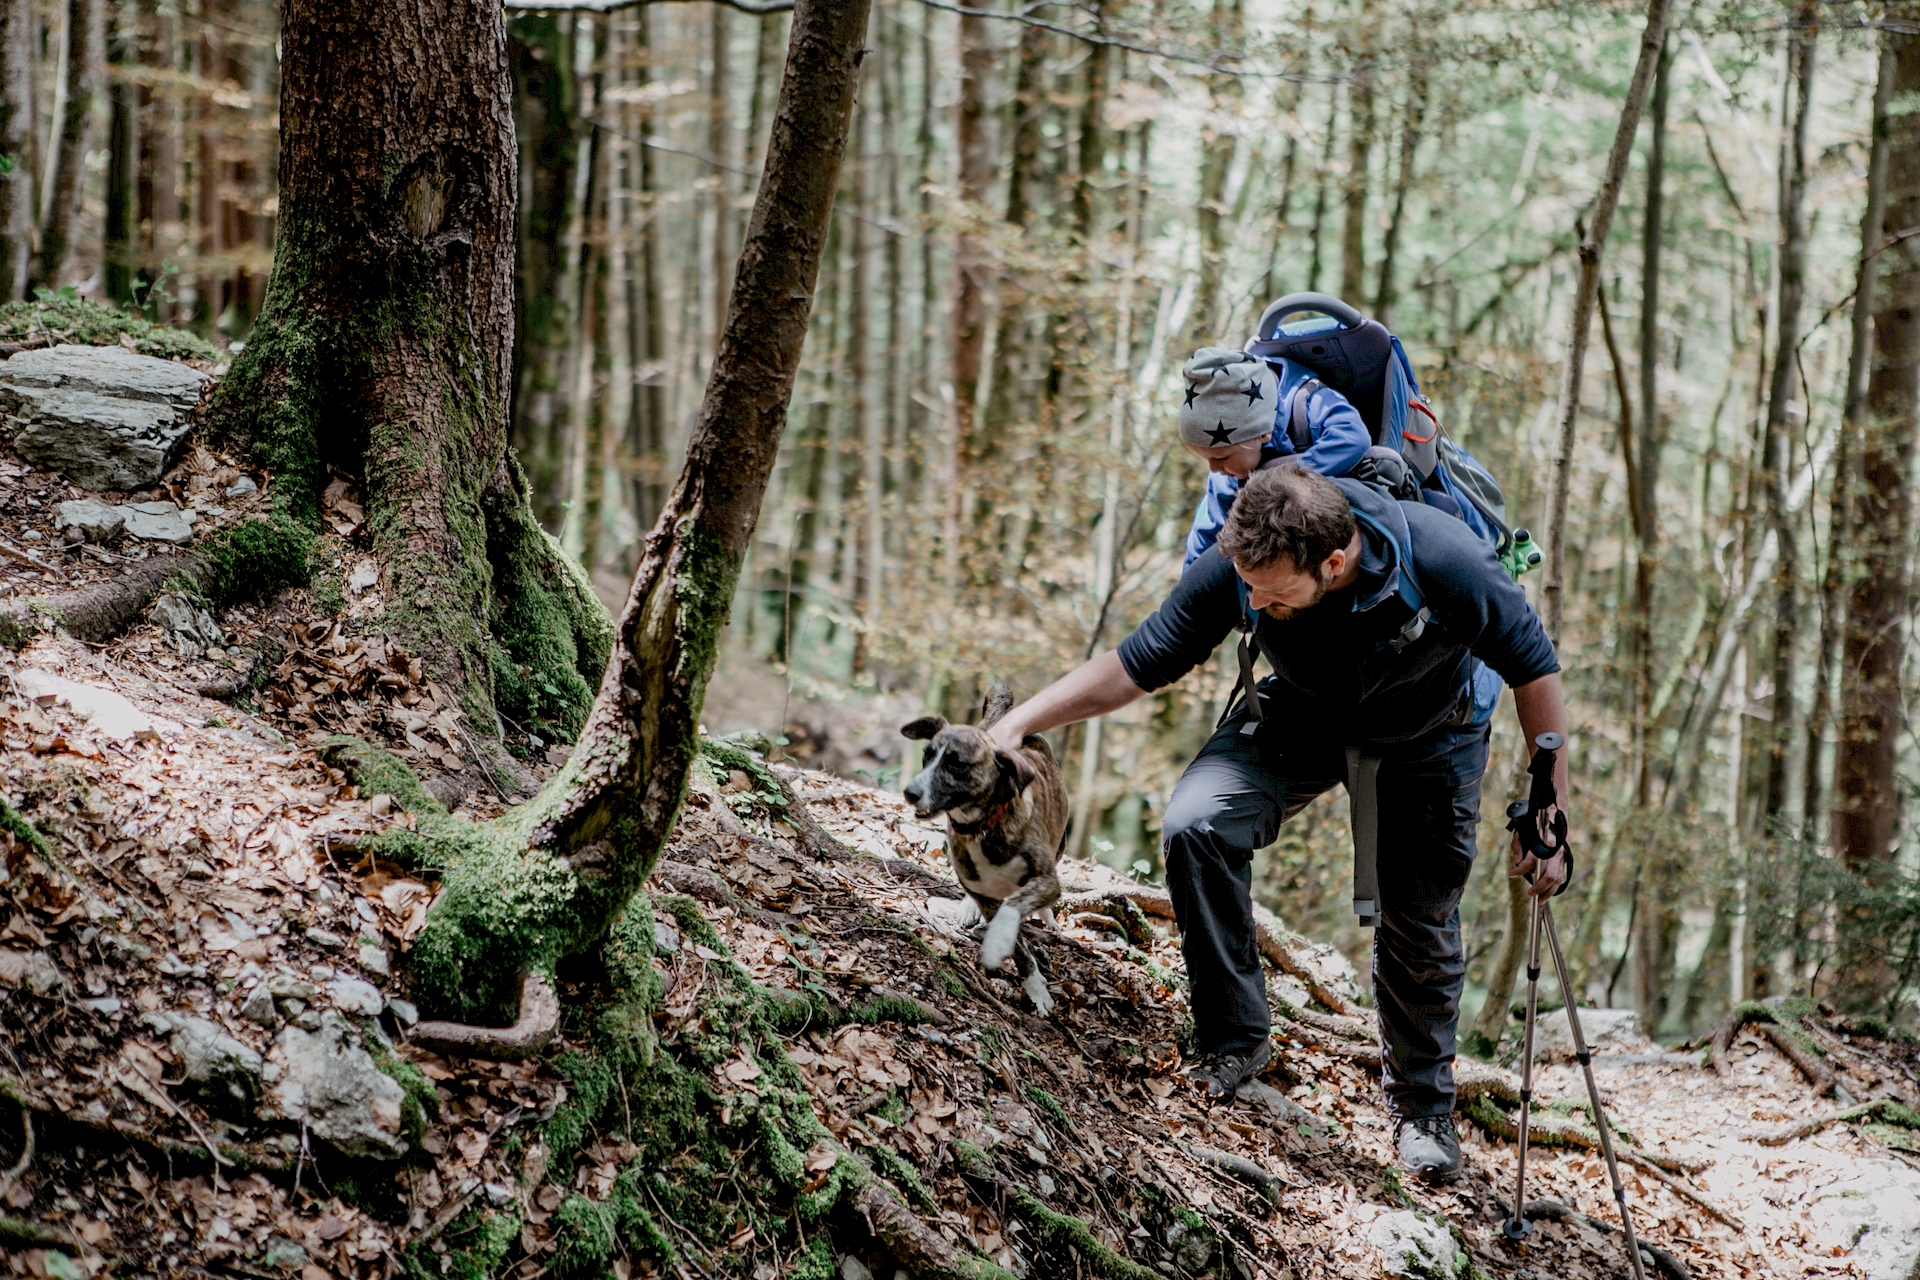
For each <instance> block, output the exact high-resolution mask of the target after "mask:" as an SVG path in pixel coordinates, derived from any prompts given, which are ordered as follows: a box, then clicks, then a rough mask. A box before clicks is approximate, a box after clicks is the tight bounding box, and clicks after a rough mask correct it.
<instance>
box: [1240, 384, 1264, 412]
mask: <svg viewBox="0 0 1920 1280" xmlns="http://www.w3.org/2000/svg"><path fill="white" fill-rule="evenodd" d="M1240 394H1241V395H1243V396H1245V397H1246V398H1247V408H1249V409H1251V408H1253V402H1254V401H1255V400H1259V399H1261V398H1262V397H1261V395H1260V379H1258V378H1248V379H1247V389H1246V390H1245V391H1242V392H1241V393H1240Z"/></svg>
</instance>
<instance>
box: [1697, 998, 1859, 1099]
mask: <svg viewBox="0 0 1920 1280" xmlns="http://www.w3.org/2000/svg"><path fill="white" fill-rule="evenodd" d="M1792 1022H1794V1023H1797V1022H1799V1018H1798V1017H1793V1018H1792ZM1749 1025H1755V1026H1757V1027H1758V1028H1759V1032H1760V1034H1761V1035H1763V1036H1765V1037H1766V1038H1767V1041H1768V1042H1769V1043H1770V1044H1772V1045H1773V1047H1774V1048H1776V1049H1778V1050H1779V1051H1780V1053H1781V1056H1782V1057H1784V1058H1786V1060H1787V1061H1788V1062H1791V1063H1792V1064H1793V1065H1794V1068H1795V1069H1796V1070H1798V1071H1799V1072H1800V1074H1801V1075H1803V1076H1805V1077H1806V1079H1807V1083H1808V1084H1810V1085H1812V1086H1813V1092H1814V1096H1815V1097H1821V1098H1824V1097H1826V1096H1828V1095H1829V1094H1833V1093H1835V1091H1836V1090H1837V1089H1838V1088H1839V1080H1838V1079H1837V1078H1836V1077H1835V1076H1834V1074H1833V1071H1832V1069H1831V1068H1829V1067H1828V1066H1827V1064H1826V1063H1824V1062H1822V1061H1820V1056H1819V1054H1818V1053H1816V1052H1815V1051H1814V1050H1813V1049H1812V1048H1811V1047H1810V1044H1811V1042H1810V1041H1809V1042H1808V1043H1807V1044H1802V1043H1801V1042H1800V1039H1799V1037H1798V1036H1796V1035H1795V1034H1794V1032H1795V1031H1796V1030H1798V1028H1797V1027H1795V1026H1790V1025H1788V1024H1786V1023H1782V1022H1781V1021H1780V1018H1779V1016H1778V1015H1777V1014H1776V1013H1775V1011H1774V1010H1773V1009H1771V1008H1769V1007H1767V1006H1766V1005H1763V1004H1755V1003H1753V1002H1751V1001H1748V1002H1746V1003H1744V1004H1739V1005H1736V1006H1734V1009H1733V1011H1732V1012H1731V1013H1729V1014H1728V1015H1727V1016H1726V1020H1725V1021H1723V1022H1722V1023H1721V1024H1720V1025H1719V1026H1717V1027H1715V1028H1714V1030H1713V1038H1712V1040H1711V1041H1710V1042H1709V1044H1708V1055H1709V1059H1710V1061H1711V1062H1712V1063H1713V1070H1714V1073H1715V1074H1716V1075H1718V1076H1719V1077H1720V1078H1721V1079H1722V1080H1725V1079H1728V1078H1730V1077H1731V1076H1732V1074H1733V1067H1732V1064H1731V1063H1729V1062H1728V1061H1727V1050H1729V1049H1731V1048H1732V1047H1733V1038H1734V1037H1735V1036H1737V1035H1739V1034H1740V1029H1741V1028H1742V1027H1745V1026H1749ZM1803 1034H1804V1033H1803ZM1844 1100H1845V1099H1843V1101H1844Z"/></svg>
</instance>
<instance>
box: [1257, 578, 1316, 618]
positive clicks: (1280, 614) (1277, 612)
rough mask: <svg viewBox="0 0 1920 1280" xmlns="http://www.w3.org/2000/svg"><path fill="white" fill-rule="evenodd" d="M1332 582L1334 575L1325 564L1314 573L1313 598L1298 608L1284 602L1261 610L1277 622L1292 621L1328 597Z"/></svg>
mask: <svg viewBox="0 0 1920 1280" xmlns="http://www.w3.org/2000/svg"><path fill="white" fill-rule="evenodd" d="M1332 584H1333V575H1332V574H1330V573H1328V572H1327V571H1326V568H1325V566H1322V567H1321V568H1319V569H1316V570H1315V571H1314V574H1313V599H1311V600H1309V601H1307V602H1306V603H1305V604H1303V605H1301V606H1300V607H1299V608H1297V609H1296V608H1290V607H1288V606H1287V605H1284V604H1270V605H1268V606H1267V607H1266V608H1264V609H1262V610H1261V611H1260V612H1262V613H1264V614H1266V615H1267V616H1268V617H1269V618H1272V619H1273V620H1274V621H1275V622H1290V621H1292V620H1293V619H1294V618H1297V617H1299V616H1300V615H1301V614H1303V613H1305V612H1306V611H1307V610H1309V609H1311V608H1313V606H1315V605H1317V604H1319V603H1320V602H1321V601H1322V600H1324V599H1326V598H1327V589H1328V588H1329V587H1330V586H1332Z"/></svg>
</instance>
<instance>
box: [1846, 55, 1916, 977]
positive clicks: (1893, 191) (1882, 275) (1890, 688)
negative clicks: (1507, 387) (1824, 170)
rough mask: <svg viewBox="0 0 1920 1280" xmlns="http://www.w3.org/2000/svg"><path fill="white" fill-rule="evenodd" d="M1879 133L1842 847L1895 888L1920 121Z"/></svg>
mask: <svg viewBox="0 0 1920 1280" xmlns="http://www.w3.org/2000/svg"><path fill="white" fill-rule="evenodd" d="M1881 39H1882V40H1883V41H1884V42H1885V43H1886V45H1887V46H1890V50H1891V57H1890V59H1888V62H1883V63H1882V72H1883V76H1884V75H1887V74H1888V73H1889V72H1890V78H1891V85H1890V86H1889V90H1888V92H1887V94H1886V101H1889V102H1899V101H1901V100H1902V99H1903V98H1905V97H1908V96H1910V95H1913V94H1915V93H1920V37H1915V36H1911V35H1903V34H1896V33H1895V32H1893V31H1891V30H1887V31H1883V32H1882V33H1881ZM1889 62H1890V64H1891V65H1890V66H1889V65H1888V63H1889ZM1874 134H1875V142H1876V146H1884V147H1886V149H1887V159H1886V177H1885V182H1886V194H1885V212H1884V214H1883V215H1882V217H1881V218H1880V220H1879V224H1878V225H1877V226H1873V227H1871V228H1869V229H1870V230H1871V232H1872V233H1873V234H1872V235H1871V237H1870V238H1868V239H1866V240H1865V241H1863V243H1862V245H1861V253H1862V265H1861V273H1860V279H1861V292H1860V293H1859V294H1858V295H1857V296H1856V300H1855V303H1854V305H1855V306H1856V307H1862V308H1865V307H1871V309H1872V312H1873V340H1874V349H1875V354H1876V359H1875V360H1874V364H1873V370H1872V373H1871V375H1870V376H1869V378H1868V380H1867V387H1866V396H1865V399H1864V400H1863V402H1862V403H1861V407H1860V426H1861V459H1860V480H1861V485H1860V493H1859V499H1858V501H1859V507H1858V511H1857V517H1856V520H1855V528H1856V529H1857V531H1858V532H1857V536H1856V539H1855V546H1854V554H1855V556H1856V557H1857V560H1856V563H1857V568H1856V570H1855V572H1854V574H1853V575H1852V589H1851V591H1850V592H1849V598H1848V601H1847V622H1846V630H1845V633H1844V639H1843V640H1842V642H1841V643H1842V647H1841V652H1842V654H1843V661H1842V663H1841V668H1840V670H1841V677H1842V683H1841V701H1840V708H1841V709H1840V743H1839V749H1838V753H1837V756H1836V759H1835V763H1834V814H1833V842H1834V846H1835V848H1836V849H1837V850H1838V851H1839V854H1840V857H1841V860H1842V862H1843V863H1844V864H1845V866H1846V868H1847V870H1848V871H1850V872H1851V873H1852V874H1853V875H1855V876H1857V877H1859V878H1860V879H1861V880H1862V881H1863V882H1864V883H1865V886H1866V887H1867V888H1869V889H1879V890H1883V891H1884V890H1885V889H1886V888H1887V887H1888V885H1889V883H1890V881H1891V879H1892V873H1893V870H1894V852H1895V841H1896V833H1897V832H1898V830H1899V794H1898V791H1897V787H1896V776H1895V762H1896V755H1897V751H1898V746H1899V736H1900V731H1901V727H1902V725H1903V724H1904V723H1905V705H1904V694H1903V689H1902V686H1901V681H1900V675H1901V667H1902V664H1903V663H1904V662H1905V660H1906V651H1907V641H1906V632H1905V630H1904V628H1905V626H1906V624H1907V615H1908V611H1909V608H1910V605H1911V596H1912V584H1911V582H1910V580H1909V578H1908V569H1907V554H1908V550H1907V549H1908V544H1909V541H1910V539H1911V535H1912V531H1913V496H1912V491H1911V489H1910V487H1909V479H1910V471H1911V464H1912V459H1913V449H1914V432H1915V425H1916V419H1917V417H1920V414H1917V410H1920V238H1916V237H1912V236H1909V237H1907V238H1905V239H1902V240H1899V241H1898V242H1893V243H1889V241H1890V238H1891V237H1892V236H1894V235H1897V234H1899V233H1901V232H1904V231H1905V230H1906V229H1907V228H1909V227H1912V226H1914V225H1915V224H1916V223H1917V222H1920V116H1916V115H1914V114H1913V113H1911V112H1905V113H1901V114H1897V115H1891V116H1887V115H1883V116H1881V117H1880V118H1879V119H1877V120H1876V121H1875V124H1874ZM1876 263H1877V267H1876ZM1876 277H1877V279H1876ZM1847 916H1848V917H1849V918H1847V919H1845V920H1843V922H1842V924H1841V926H1840V929H1839V934H1840V938H1841V944H1842V950H1841V956H1840V960H1839V962H1838V965H1837V967H1836V972H1837V973H1838V975H1839V978H1838V982H1837V984H1836V985H1837V990H1836V992H1835V996H1836V1000H1837V1002H1838V1003H1841V1004H1843V1005H1845V1006H1846V1007H1848V1008H1850V1009H1855V1010H1868V1009H1872V1008H1873V1007H1874V1006H1875V1005H1876V1004H1878V1003H1879V1002H1880V1001H1882V1000H1883V999H1884V998H1885V997H1886V994H1887V992H1888V990H1889V987H1890V982H1889V979H1890V972H1889V967H1888V965H1887V962H1886V959H1885V956H1884V952H1883V951H1882V949H1881V947H1882V945H1884V940H1883V939H1881V938H1880V937H1878V936H1877V934H1878V930H1877V929H1875V928H1874V922H1873V921H1872V919H1871V916H1870V913H1869V912H1867V911H1865V910H1863V909H1861V907H1859V906H1857V905H1853V904H1849V905H1848V908H1847ZM1876 944H1880V945H1876Z"/></svg>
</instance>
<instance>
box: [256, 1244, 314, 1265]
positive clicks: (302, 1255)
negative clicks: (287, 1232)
mask: <svg viewBox="0 0 1920 1280" xmlns="http://www.w3.org/2000/svg"><path fill="white" fill-rule="evenodd" d="M260 1261H262V1262H264V1263H265V1264H266V1265H267V1266H269V1267H272V1268H274V1269H275V1270H276V1271H298V1270H299V1269H300V1268H302V1267H304V1266H306V1265H307V1251H306V1250H305V1249H303V1248H301V1247H300V1246H299V1245H298V1244H295V1243H294V1242H293V1241H291V1240H289V1239H287V1238H286V1237H285V1236H273V1237H270V1238H269V1239H268V1240H267V1247H266V1249H265V1250H263V1251H262V1252H261V1254H260Z"/></svg>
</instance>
